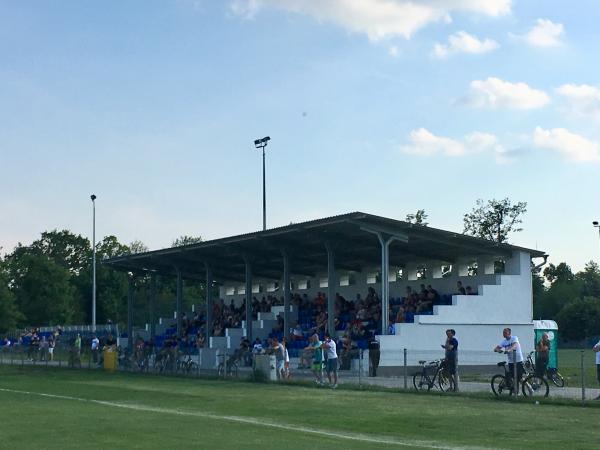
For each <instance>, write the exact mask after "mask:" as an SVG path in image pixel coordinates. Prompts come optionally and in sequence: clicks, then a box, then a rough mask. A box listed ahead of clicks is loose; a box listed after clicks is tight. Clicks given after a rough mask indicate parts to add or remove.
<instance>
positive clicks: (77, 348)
mask: <svg viewBox="0 0 600 450" xmlns="http://www.w3.org/2000/svg"><path fill="white" fill-rule="evenodd" d="M73 356H74V360H73V365H75V364H77V365H78V366H79V367H80V368H81V334H79V333H77V337H76V338H75V342H74V345H73Z"/></svg>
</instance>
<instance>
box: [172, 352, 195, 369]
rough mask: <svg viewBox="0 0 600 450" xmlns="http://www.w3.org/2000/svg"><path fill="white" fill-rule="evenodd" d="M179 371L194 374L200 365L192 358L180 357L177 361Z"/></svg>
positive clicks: (188, 356) (189, 356)
mask: <svg viewBox="0 0 600 450" xmlns="http://www.w3.org/2000/svg"><path fill="white" fill-rule="evenodd" d="M177 371H178V372H184V373H193V372H197V371H198V363H197V362H195V361H194V360H193V359H192V356H191V355H189V354H187V355H184V356H180V357H179V359H178V360H177Z"/></svg>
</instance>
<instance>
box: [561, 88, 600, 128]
mask: <svg viewBox="0 0 600 450" xmlns="http://www.w3.org/2000/svg"><path fill="white" fill-rule="evenodd" d="M556 92H558V93H559V94H560V95H562V96H563V97H564V98H565V99H566V101H567V103H568V104H569V106H570V107H571V109H572V110H573V112H574V113H575V114H577V115H578V116H581V117H590V118H592V119H596V120H600V88H598V87H596V86H590V85H587V84H580V85H576V84H564V85H562V86H560V87H559V88H557V89H556Z"/></svg>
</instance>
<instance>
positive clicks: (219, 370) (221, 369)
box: [217, 363, 225, 378]
mask: <svg viewBox="0 0 600 450" xmlns="http://www.w3.org/2000/svg"><path fill="white" fill-rule="evenodd" d="M217 375H218V376H219V378H222V377H223V376H224V375H225V365H224V364H223V363H221V364H219V367H217Z"/></svg>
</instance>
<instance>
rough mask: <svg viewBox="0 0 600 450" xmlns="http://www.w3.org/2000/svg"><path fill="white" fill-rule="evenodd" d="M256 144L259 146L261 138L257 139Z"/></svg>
mask: <svg viewBox="0 0 600 450" xmlns="http://www.w3.org/2000/svg"><path fill="white" fill-rule="evenodd" d="M254 145H256V146H257V147H258V146H259V145H260V139H257V140H255V141H254Z"/></svg>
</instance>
